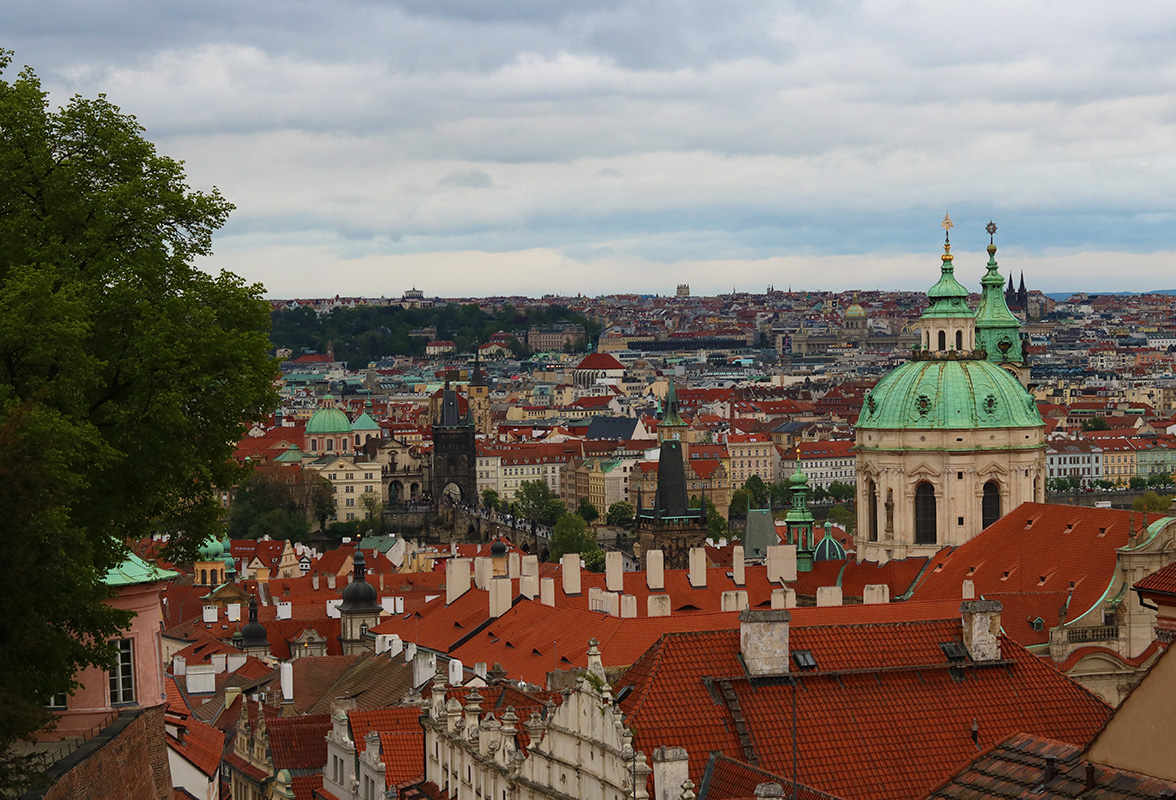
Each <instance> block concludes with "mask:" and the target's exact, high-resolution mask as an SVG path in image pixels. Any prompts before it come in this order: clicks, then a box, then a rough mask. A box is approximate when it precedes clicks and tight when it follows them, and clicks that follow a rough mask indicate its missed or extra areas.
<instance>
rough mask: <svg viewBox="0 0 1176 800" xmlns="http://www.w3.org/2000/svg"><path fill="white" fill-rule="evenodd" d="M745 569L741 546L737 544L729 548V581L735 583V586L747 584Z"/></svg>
mask: <svg viewBox="0 0 1176 800" xmlns="http://www.w3.org/2000/svg"><path fill="white" fill-rule="evenodd" d="M745 567H746V564H745V563H744V559H743V545H741V544H737V545H735V546H734V547H732V548H731V580H733V581H734V582H735V585H736V586H743V585H745V584H746V583H747V580H746V575H745Z"/></svg>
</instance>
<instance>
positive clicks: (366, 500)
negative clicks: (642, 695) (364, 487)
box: [359, 492, 384, 534]
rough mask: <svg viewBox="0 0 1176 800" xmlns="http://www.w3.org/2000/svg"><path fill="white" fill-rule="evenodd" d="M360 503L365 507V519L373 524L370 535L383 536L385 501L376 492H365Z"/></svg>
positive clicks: (369, 530)
mask: <svg viewBox="0 0 1176 800" xmlns="http://www.w3.org/2000/svg"><path fill="white" fill-rule="evenodd" d="M359 502H360V503H361V504H362V505H363V510H364V518H365V519H367V520H368V522H370V523H371V527H369V528H368V531H367V532H369V533H375V534H381V533H383V532H384V501H383V500H381V499H380V496H379V495H378V494H376V493H375V492H364V493H363V494H362V495H360V498H359Z"/></svg>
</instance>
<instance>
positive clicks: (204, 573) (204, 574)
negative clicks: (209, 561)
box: [200, 569, 208, 586]
mask: <svg viewBox="0 0 1176 800" xmlns="http://www.w3.org/2000/svg"><path fill="white" fill-rule="evenodd" d="M200 585H201V586H207V585H208V570H206V569H202V570H200Z"/></svg>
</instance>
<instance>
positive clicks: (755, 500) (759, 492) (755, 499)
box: [743, 475, 771, 511]
mask: <svg viewBox="0 0 1176 800" xmlns="http://www.w3.org/2000/svg"><path fill="white" fill-rule="evenodd" d="M743 488H744V489H745V490H746V491H747V494H748V495H749V496H750V497H751V503H752V505H753V506H754V507H755V508H767V505H768V500H770V499H771V489H769V488H768V484H766V483H764V479H763V478H761V477H760V476H759V475H752V476H751V477H750V478H748V479H747V480H746V481H744V482H743ZM744 510H745V511H746V505H745V506H744Z"/></svg>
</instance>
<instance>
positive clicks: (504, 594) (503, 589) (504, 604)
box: [489, 575, 513, 619]
mask: <svg viewBox="0 0 1176 800" xmlns="http://www.w3.org/2000/svg"><path fill="white" fill-rule="evenodd" d="M511 588H512V583H511V580H510V578H508V577H506V576H505V575H499V576H498V577H496V578H492V579H491V580H490V586H489V589H490V619H498V618H499V617H501V616H502V615H503V614H505V613H506V612H507V611H509V610H510V602H511V600H512V599H513V598H512V596H511Z"/></svg>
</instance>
